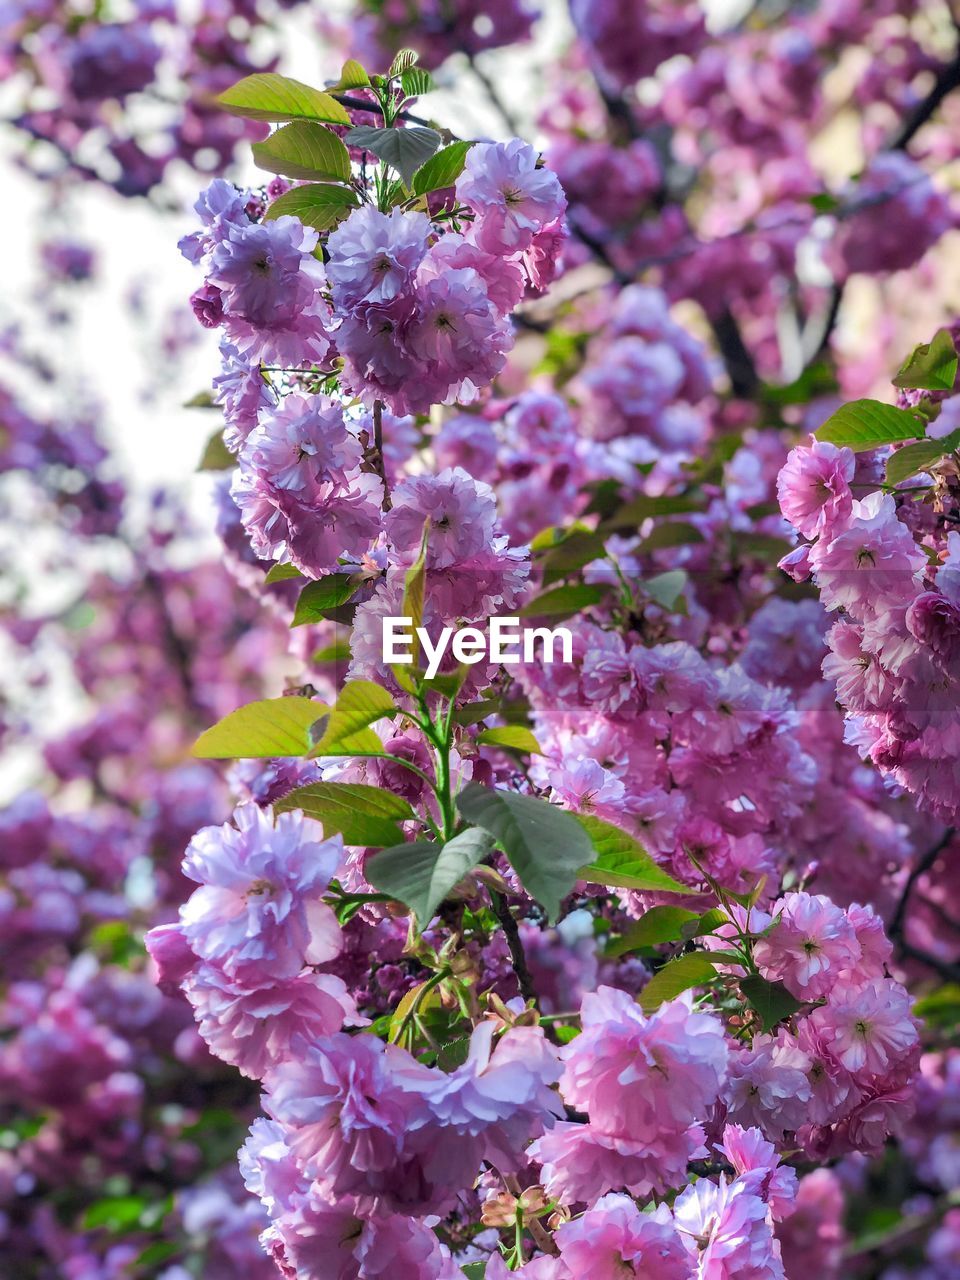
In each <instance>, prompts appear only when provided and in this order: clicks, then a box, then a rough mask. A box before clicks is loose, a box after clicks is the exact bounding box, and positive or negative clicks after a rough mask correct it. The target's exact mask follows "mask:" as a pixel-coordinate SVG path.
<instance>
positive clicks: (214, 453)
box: [197, 430, 237, 471]
mask: <svg viewBox="0 0 960 1280" xmlns="http://www.w3.org/2000/svg"><path fill="white" fill-rule="evenodd" d="M236 465H237V460H236V458H235V457H234V456H233V454H232V453H231V452H230V450H229V449H228V448H227V446H226V445H225V444H224V443H223V431H222V430H218V431H215V432H214V433H213V435H212V436H211V437H210V439H209V440H208V441H207V443H206V444H205V445H204V449H203V455H202V457H201V458H200V461H199V463H198V464H197V470H198V471H226V470H228V468H231V467H235V466H236Z"/></svg>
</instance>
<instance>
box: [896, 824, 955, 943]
mask: <svg viewBox="0 0 960 1280" xmlns="http://www.w3.org/2000/svg"><path fill="white" fill-rule="evenodd" d="M955 834H956V831H955V829H954V828H953V827H947V829H946V831H944V833H943V835H942V836H941V837H940V839H939V840H938V841H937V843H936V844H935V845H932V846H931V848H929V849H928V850H927V852H926V853H925V854H924V855H923V857H922V858H920V859H918V861H917V862H916V863H915V864H914V866H913V869H912V870H911V872H910V874H909V875H908V876H907V879H906V883H905V884H904V886H903V892H902V893H901V894H900V900H899V902H898V903H897V905H896V908H895V910H894V913H893V915H892V916H891V917H890V924H889V926H888V927H887V933H888V934H889V935H890V938H891V939H892V940H893V941H899V942H903V941H905V935H906V925H907V908H908V907H909V905H910V895H911V894H912V893H913V890H914V888H915V886H916V884H917V881H918V880H919V879H920V878H921V876H924V875H926V873H927V872H928V871H929V870H930V869H931V867H932V866H933V865H934V863H935V862H936V861H937V859H938V858H939V857H940V855H941V853H943V851H944V850H945V849H946V848H948V846H949V845H950V843H951V842H952V840H953V837H954V835H955Z"/></svg>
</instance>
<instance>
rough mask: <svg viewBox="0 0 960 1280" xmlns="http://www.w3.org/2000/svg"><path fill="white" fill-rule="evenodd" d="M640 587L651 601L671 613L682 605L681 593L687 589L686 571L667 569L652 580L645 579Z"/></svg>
mask: <svg viewBox="0 0 960 1280" xmlns="http://www.w3.org/2000/svg"><path fill="white" fill-rule="evenodd" d="M640 586H641V587H642V588H643V590H644V591H645V592H646V593H647V595H648V596H649V597H650V599H651V600H654V601H656V603H657V604H658V605H660V607H661V608H662V609H667V610H668V611H669V612H671V613H672V612H673V611H674V610H676V609H678V607H679V606H680V605H681V604H682V603H683V593H684V591H685V590H686V587H687V575H686V571H685V570H683V569H668V570H667V572H666V573H658V574H657V575H656V577H654V578H647V579H646V580H645V581H644V582H641V583H640Z"/></svg>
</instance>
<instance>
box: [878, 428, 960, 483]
mask: <svg viewBox="0 0 960 1280" xmlns="http://www.w3.org/2000/svg"><path fill="white" fill-rule="evenodd" d="M954 449H960V429H958V430H957V431H951V432H950V434H949V435H947V436H941V437H940V439H939V440H933V439H928V440H918V441H917V443H916V444H905V445H904V446H903V448H902V449H897V450H895V451H894V452H893V453H891V455H890V457H889V458H888V459H887V476H886V479H887V484H902V482H903V481H904V480H909V479H910V477H911V476H915V475H916V474H917V473H918V472H919V471H929V470H930V469H931V468H932V467H935V466H936V465H937V463H938V462H939V461H940V460H941V458H944V457H945V456H946V455H947V454H948V453H952V452H953V451H954Z"/></svg>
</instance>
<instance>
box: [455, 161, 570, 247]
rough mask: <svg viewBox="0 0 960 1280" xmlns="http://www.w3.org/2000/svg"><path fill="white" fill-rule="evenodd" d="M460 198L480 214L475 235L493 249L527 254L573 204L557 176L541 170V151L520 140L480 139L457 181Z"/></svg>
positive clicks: (474, 226)
mask: <svg viewBox="0 0 960 1280" xmlns="http://www.w3.org/2000/svg"><path fill="white" fill-rule="evenodd" d="M457 198H458V199H459V200H461V201H462V202H463V203H464V204H467V205H469V206H470V208H471V209H473V210H474V211H475V213H476V214H477V220H476V222H475V223H474V224H473V230H472V234H473V238H474V239H475V240H476V242H477V244H478V245H479V246H480V248H481V249H484V250H486V252H487V253H498V254H513V253H522V252H523V250H525V249H528V248H529V247H530V245H531V244H532V243H533V239H534V236H535V235H536V234H537V232H538V231H542V230H543V229H544V228H545V227H548V226H549V225H550V224H551V223H553V222H556V220H557V219H558V218H559V217H560V216H561V214H562V213H563V212H564V210H565V209H566V206H567V202H566V198H565V196H564V194H563V190H562V188H561V186H560V183H559V181H558V180H557V175H556V174H555V173H552V172H551V171H550V170H549V169H538V168H537V153H536V152H535V151H534V149H533V147H531V146H529V144H527V143H526V142H522V141H521V140H520V139H519V138H513V139H511V141H510V142H506V143H492V142H485V143H476V144H475V145H474V146H472V147H471V148H470V150H469V151H468V152H467V161H466V165H465V166H464V170H463V173H462V174H461V175H460V177H459V178H458V179H457Z"/></svg>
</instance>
